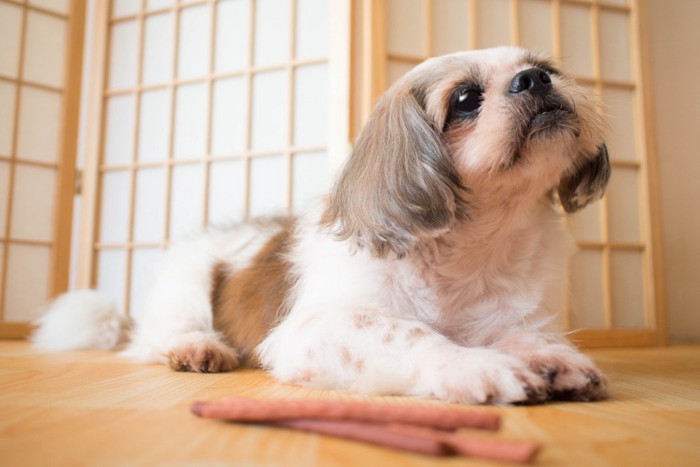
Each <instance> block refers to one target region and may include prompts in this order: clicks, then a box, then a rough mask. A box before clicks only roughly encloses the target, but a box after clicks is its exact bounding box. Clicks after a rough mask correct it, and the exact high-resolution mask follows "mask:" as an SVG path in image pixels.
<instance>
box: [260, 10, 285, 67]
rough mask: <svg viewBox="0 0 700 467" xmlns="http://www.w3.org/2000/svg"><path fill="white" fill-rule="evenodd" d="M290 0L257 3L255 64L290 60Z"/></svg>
mask: <svg viewBox="0 0 700 467" xmlns="http://www.w3.org/2000/svg"><path fill="white" fill-rule="evenodd" d="M289 15H290V9H289V0H256V1H255V64H256V65H270V64H273V63H282V62H285V61H287V59H288V58H289Z"/></svg>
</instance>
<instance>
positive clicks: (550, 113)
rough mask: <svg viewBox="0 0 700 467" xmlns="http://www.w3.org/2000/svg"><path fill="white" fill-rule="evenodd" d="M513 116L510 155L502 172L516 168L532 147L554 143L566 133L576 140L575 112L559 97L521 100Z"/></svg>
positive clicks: (577, 132) (577, 125)
mask: <svg viewBox="0 0 700 467" xmlns="http://www.w3.org/2000/svg"><path fill="white" fill-rule="evenodd" d="M515 113H516V115H517V121H518V122H519V124H518V125H517V126H516V128H517V129H516V131H515V132H514V134H515V135H516V136H515V140H514V144H513V146H512V147H513V151H512V156H511V158H510V159H509V160H508V162H506V163H505V164H504V169H509V168H512V167H513V166H514V165H517V163H518V162H519V161H520V160H522V159H523V153H524V152H525V151H526V149H527V147H528V146H530V145H532V144H536V143H543V142H545V143H546V142H548V141H554V140H555V139H556V138H558V137H561V136H563V135H565V134H566V135H573V136H574V138H578V135H579V132H580V122H579V119H578V116H577V115H576V111H575V109H574V108H573V107H572V106H571V105H569V104H568V103H567V102H565V101H564V100H563V99H561V98H560V97H559V96H553V97H551V98H548V99H545V100H539V101H534V100H528V101H523V102H521V103H520V105H519V106H518V108H517V110H516V112H515Z"/></svg>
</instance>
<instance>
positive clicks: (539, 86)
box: [510, 68, 552, 96]
mask: <svg viewBox="0 0 700 467" xmlns="http://www.w3.org/2000/svg"><path fill="white" fill-rule="evenodd" d="M551 90H552V78H550V77H549V75H548V74H547V72H546V71H544V70H543V69H542V68H528V69H527V70H523V71H521V72H520V73H518V74H517V75H515V77H514V78H513V81H511V82H510V92H511V93H513V94H517V93H519V92H530V93H532V94H535V95H537V96H545V95H547V94H548V93H549V92H550V91H551Z"/></svg>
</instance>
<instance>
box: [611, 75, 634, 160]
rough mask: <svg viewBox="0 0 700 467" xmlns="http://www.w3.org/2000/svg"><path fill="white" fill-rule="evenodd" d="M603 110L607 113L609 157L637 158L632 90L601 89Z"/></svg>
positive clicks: (620, 158) (619, 158)
mask: <svg viewBox="0 0 700 467" xmlns="http://www.w3.org/2000/svg"><path fill="white" fill-rule="evenodd" d="M603 102H604V103H605V112H606V113H607V114H608V118H607V121H608V124H609V125H610V134H609V136H608V141H607V143H608V150H609V151H610V157H611V158H613V159H618V160H627V161H633V160H637V159H639V157H638V155H637V146H636V141H635V134H634V133H635V131H634V120H635V119H634V109H635V103H634V91H631V90H627V89H609V88H606V89H603Z"/></svg>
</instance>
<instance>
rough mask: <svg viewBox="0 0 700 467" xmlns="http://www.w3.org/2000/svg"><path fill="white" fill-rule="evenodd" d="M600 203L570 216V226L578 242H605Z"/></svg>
mask: <svg viewBox="0 0 700 467" xmlns="http://www.w3.org/2000/svg"><path fill="white" fill-rule="evenodd" d="M601 214H602V213H601V211H600V201H598V202H595V203H593V204H590V205H588V206H586V207H585V208H584V209H582V210H581V211H578V212H577V213H575V214H572V215H570V216H569V226H570V227H571V232H572V233H573V234H574V237H576V240H582V241H592V242H600V241H602V240H603V234H602V229H603V227H602V224H601Z"/></svg>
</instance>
